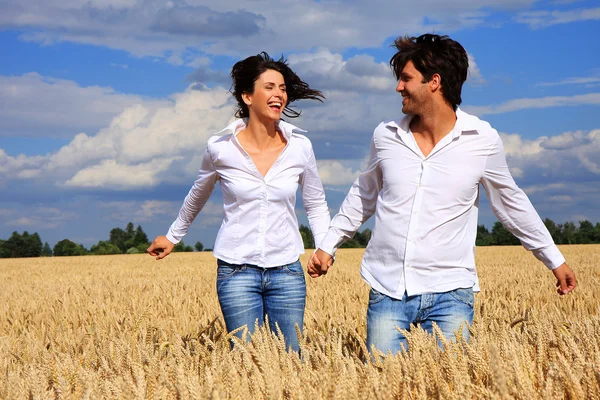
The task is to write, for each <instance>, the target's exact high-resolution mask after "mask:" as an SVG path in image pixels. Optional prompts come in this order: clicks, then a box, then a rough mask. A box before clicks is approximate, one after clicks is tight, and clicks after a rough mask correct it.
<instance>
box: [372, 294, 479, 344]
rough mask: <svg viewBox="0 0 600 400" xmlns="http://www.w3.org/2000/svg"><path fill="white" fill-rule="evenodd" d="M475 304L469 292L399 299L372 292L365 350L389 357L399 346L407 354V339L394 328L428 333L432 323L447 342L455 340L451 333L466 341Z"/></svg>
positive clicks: (431, 329)
mask: <svg viewBox="0 0 600 400" xmlns="http://www.w3.org/2000/svg"><path fill="white" fill-rule="evenodd" d="M474 302H475V299H474V294H473V289H472V288H468V289H455V290H451V291H449V292H444V293H428V294H421V295H416V296H407V295H406V292H405V293H404V296H403V297H402V299H394V298H392V297H389V296H386V295H385V294H383V293H380V292H378V291H377V290H375V289H371V292H370V293H369V308H368V310H367V346H368V348H369V350H371V346H372V345H373V346H375V348H376V349H377V350H379V351H381V352H383V353H387V352H388V351H390V352H392V354H395V353H397V352H398V351H400V350H401V347H400V345H401V344H402V345H404V348H405V349H406V350H408V347H407V344H406V338H405V337H404V335H403V334H402V333H400V332H399V331H398V329H396V327H398V328H400V329H404V330H407V331H408V330H410V328H411V326H413V325H416V324H420V325H421V328H423V329H424V330H425V331H427V332H429V333H431V332H432V331H433V322H435V323H436V324H437V326H438V327H439V328H440V330H441V331H442V333H443V334H444V336H445V337H446V338H447V339H449V340H455V335H454V333H455V332H460V333H461V334H462V336H463V337H464V338H465V339H466V340H469V329H468V326H467V324H469V325H470V324H472V323H473V306H474ZM438 344H439V341H438Z"/></svg>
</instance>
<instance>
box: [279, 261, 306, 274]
mask: <svg viewBox="0 0 600 400" xmlns="http://www.w3.org/2000/svg"><path fill="white" fill-rule="evenodd" d="M282 269H283V270H284V271H285V273H286V274H289V275H293V276H301V277H304V269H303V268H302V264H300V261H296V262H293V263H291V264H287V265H284V266H283V268H282Z"/></svg>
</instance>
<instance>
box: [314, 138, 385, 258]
mask: <svg viewBox="0 0 600 400" xmlns="http://www.w3.org/2000/svg"><path fill="white" fill-rule="evenodd" d="M382 185H383V180H382V175H381V168H380V166H379V160H378V155H377V149H376V145H375V137H373V139H372V140H371V149H370V152H369V161H368V164H367V169H366V170H365V171H364V172H362V173H361V174H360V175H359V176H358V178H356V180H355V181H354V183H353V184H352V187H351V188H350V191H349V192H348V194H347V195H346V198H345V199H344V201H343V203H342V205H341V207H340V211H339V212H338V213H337V214H336V216H335V217H333V219H332V220H331V226H330V227H329V230H328V231H327V235H325V238H324V239H323V241H322V242H321V245H320V246H318V247H319V248H320V249H321V250H323V251H324V252H326V253H328V254H331V255H333V254H334V253H335V250H336V249H337V248H338V247H339V246H341V245H342V244H343V243H344V242H345V241H346V240H348V239H351V238H352V237H353V236H354V234H355V233H356V231H357V230H358V228H360V226H361V225H362V224H363V223H364V222H365V221H367V220H368V219H369V218H370V217H371V216H372V215H373V214H374V213H375V209H376V205H377V197H378V195H379V192H380V191H381V187H382Z"/></svg>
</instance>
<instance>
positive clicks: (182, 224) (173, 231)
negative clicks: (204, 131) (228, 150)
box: [166, 145, 217, 244]
mask: <svg viewBox="0 0 600 400" xmlns="http://www.w3.org/2000/svg"><path fill="white" fill-rule="evenodd" d="M216 182H217V172H216V169H215V166H214V164H213V160H212V157H211V154H210V145H209V146H207V147H206V150H205V151H204V156H203V157H202V165H201V166H200V170H199V171H198V177H197V178H196V181H194V184H193V186H192V188H191V189H190V191H189V192H188V194H187V196H186V197H185V199H184V201H183V205H182V206H181V209H180V210H179V215H178V216H177V219H176V220H175V221H174V222H173V224H171V227H170V228H169V232H167V235H166V236H167V239H168V240H169V241H170V242H172V243H174V244H177V243H179V242H180V241H181V239H183V237H184V236H185V234H186V233H187V230H188V228H189V226H190V224H191V223H192V222H194V219H195V218H196V216H197V215H198V213H199V212H200V211H201V210H202V208H203V207H204V205H205V204H206V201H207V200H208V198H209V197H210V195H211V193H212V192H213V189H214V188H215V183H216Z"/></svg>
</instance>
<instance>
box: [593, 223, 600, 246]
mask: <svg viewBox="0 0 600 400" xmlns="http://www.w3.org/2000/svg"><path fill="white" fill-rule="evenodd" d="M592 238H593V239H594V243H600V222H597V223H596V226H594V235H593V236H592Z"/></svg>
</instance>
